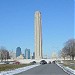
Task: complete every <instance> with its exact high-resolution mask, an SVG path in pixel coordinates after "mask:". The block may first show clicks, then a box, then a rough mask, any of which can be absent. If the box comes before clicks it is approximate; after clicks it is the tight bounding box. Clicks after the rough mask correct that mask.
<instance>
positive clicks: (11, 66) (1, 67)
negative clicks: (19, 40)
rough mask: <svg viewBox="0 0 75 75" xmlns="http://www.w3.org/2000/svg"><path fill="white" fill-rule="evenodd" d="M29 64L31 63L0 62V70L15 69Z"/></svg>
mask: <svg viewBox="0 0 75 75" xmlns="http://www.w3.org/2000/svg"><path fill="white" fill-rule="evenodd" d="M29 65H31V64H0V71H8V70H13V69H17V68H21V67H25V66H29Z"/></svg>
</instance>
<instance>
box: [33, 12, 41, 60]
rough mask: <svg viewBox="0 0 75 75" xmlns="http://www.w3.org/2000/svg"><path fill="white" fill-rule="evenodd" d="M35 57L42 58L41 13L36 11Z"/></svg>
mask: <svg viewBox="0 0 75 75" xmlns="http://www.w3.org/2000/svg"><path fill="white" fill-rule="evenodd" d="M34 25H35V59H42V25H41V13H40V12H39V11H36V12H35V21H34Z"/></svg>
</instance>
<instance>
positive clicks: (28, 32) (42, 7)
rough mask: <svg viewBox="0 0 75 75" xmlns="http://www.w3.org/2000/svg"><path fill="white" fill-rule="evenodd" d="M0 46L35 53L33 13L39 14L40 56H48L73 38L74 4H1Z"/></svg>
mask: <svg viewBox="0 0 75 75" xmlns="http://www.w3.org/2000/svg"><path fill="white" fill-rule="evenodd" d="M0 9H1V12H0V34H1V36H0V46H4V47H6V48H7V49H8V50H12V49H13V50H14V51H16V47H19V46H20V47H21V48H22V52H23V53H24V49H25V48H29V49H30V50H31V52H34V13H35V11H36V10H39V11H40V12H41V13H42V34H43V53H44V55H45V54H48V55H49V56H50V55H51V53H52V52H53V51H55V52H56V53H58V52H59V50H61V49H62V47H63V46H64V43H65V42H66V41H67V40H68V39H70V38H74V32H75V31H74V5H73V0H61V1H60V0H57V1H56V0H54V1H53V0H51V1H49V0H46V1H43V0H41V1H39V0H38V1H36V0H33V1H28V0H25V1H24V0H23V1H18V0H16V1H15V0H13V1H10V0H7V1H6V0H4V1H0Z"/></svg>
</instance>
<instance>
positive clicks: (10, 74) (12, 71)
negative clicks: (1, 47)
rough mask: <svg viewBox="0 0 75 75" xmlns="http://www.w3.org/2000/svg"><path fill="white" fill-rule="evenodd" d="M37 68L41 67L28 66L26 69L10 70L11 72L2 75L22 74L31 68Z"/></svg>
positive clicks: (3, 72) (2, 72) (1, 74)
mask: <svg viewBox="0 0 75 75" xmlns="http://www.w3.org/2000/svg"><path fill="white" fill-rule="evenodd" d="M36 66H39V64H36V65H31V66H26V67H22V68H18V69H15V70H10V71H1V72H0V75H14V74H18V73H21V72H23V71H26V70H28V69H31V68H33V67H36Z"/></svg>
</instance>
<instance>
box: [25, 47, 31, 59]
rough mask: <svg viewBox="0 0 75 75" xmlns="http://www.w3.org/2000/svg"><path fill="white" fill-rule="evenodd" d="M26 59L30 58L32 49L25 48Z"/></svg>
mask: <svg viewBox="0 0 75 75" xmlns="http://www.w3.org/2000/svg"><path fill="white" fill-rule="evenodd" d="M25 59H30V49H27V48H26V49H25Z"/></svg>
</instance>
